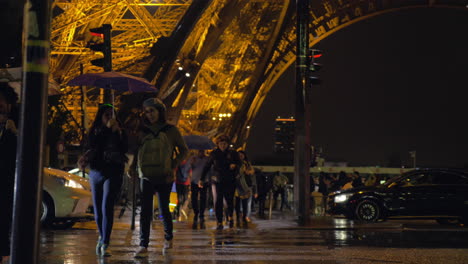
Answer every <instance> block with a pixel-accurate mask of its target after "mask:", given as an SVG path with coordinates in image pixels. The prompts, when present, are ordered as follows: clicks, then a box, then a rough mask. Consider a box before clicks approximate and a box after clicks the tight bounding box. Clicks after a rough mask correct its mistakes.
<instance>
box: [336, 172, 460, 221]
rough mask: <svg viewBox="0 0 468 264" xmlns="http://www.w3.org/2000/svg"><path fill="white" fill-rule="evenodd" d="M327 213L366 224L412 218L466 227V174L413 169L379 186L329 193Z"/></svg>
mask: <svg viewBox="0 0 468 264" xmlns="http://www.w3.org/2000/svg"><path fill="white" fill-rule="evenodd" d="M328 212H329V213H330V214H333V215H336V214H342V215H344V216H346V217H347V218H348V219H356V220H362V221H366V222H375V221H378V220H385V219H386V218H388V217H392V216H411V217H418V218H428V219H436V220H437V221H438V222H439V223H440V224H448V223H452V222H453V221H454V220H455V221H460V222H461V223H463V224H465V225H467V224H468V174H467V173H466V172H463V171H459V170H453V169H416V170H412V171H409V172H406V173H403V174H402V175H400V176H396V177H394V178H392V179H390V180H388V181H387V182H385V183H384V184H382V185H378V186H374V187H361V188H353V189H348V190H341V191H337V192H334V193H331V194H330V195H329V197H328Z"/></svg>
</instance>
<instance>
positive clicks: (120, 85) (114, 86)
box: [67, 72, 157, 93]
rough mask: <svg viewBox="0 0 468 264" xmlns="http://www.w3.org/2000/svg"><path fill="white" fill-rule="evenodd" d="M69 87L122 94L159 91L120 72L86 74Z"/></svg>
mask: <svg viewBox="0 0 468 264" xmlns="http://www.w3.org/2000/svg"><path fill="white" fill-rule="evenodd" d="M67 85H69V86H80V85H83V86H94V87H99V88H104V89H111V90H116V91H122V92H126V91H129V92H134V93H138V92H156V91H157V89H156V87H154V85H152V84H151V83H149V82H148V81H147V80H146V79H144V78H139V77H135V76H132V75H128V74H125V73H120V72H100V73H85V74H82V75H80V76H78V77H75V78H74V79H72V80H71V81H69V82H68V83H67Z"/></svg>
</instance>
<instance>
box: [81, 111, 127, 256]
mask: <svg viewBox="0 0 468 264" xmlns="http://www.w3.org/2000/svg"><path fill="white" fill-rule="evenodd" d="M114 111H115V110H114V106H112V105H110V104H104V105H101V106H100V107H99V110H98V112H97V114H96V118H95V120H94V122H93V124H92V126H91V128H90V130H89V133H88V142H87V151H86V156H87V158H88V160H89V166H90V168H91V171H90V173H89V178H90V181H91V189H92V193H93V202H94V219H95V221H96V224H97V227H98V230H99V239H98V242H97V245H96V254H97V255H100V256H110V255H111V252H110V250H109V249H108V247H109V241H110V236H111V232H112V226H113V223H114V204H115V201H116V200H117V197H118V195H119V194H120V188H121V185H122V177H123V172H124V167H125V163H126V162H127V157H126V155H125V153H127V150H128V142H127V135H126V133H125V131H124V130H123V129H121V125H120V124H119V122H118V121H117V120H116V119H115V116H116V114H115V112H114ZM81 167H82V166H81Z"/></svg>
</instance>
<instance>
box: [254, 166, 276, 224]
mask: <svg viewBox="0 0 468 264" xmlns="http://www.w3.org/2000/svg"><path fill="white" fill-rule="evenodd" d="M255 176H256V179H257V181H256V182H257V192H258V197H257V202H258V217H260V218H264V217H265V201H266V197H267V195H268V193H269V192H270V190H271V189H272V187H273V180H272V177H270V176H268V175H267V174H266V173H264V172H263V171H262V169H260V168H255Z"/></svg>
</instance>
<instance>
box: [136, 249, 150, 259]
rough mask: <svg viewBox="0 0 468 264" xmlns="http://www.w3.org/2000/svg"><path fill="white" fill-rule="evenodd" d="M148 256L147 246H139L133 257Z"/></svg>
mask: <svg viewBox="0 0 468 264" xmlns="http://www.w3.org/2000/svg"><path fill="white" fill-rule="evenodd" d="M147 257H148V248H146V247H139V248H138V250H137V252H136V253H135V258H147Z"/></svg>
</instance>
